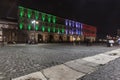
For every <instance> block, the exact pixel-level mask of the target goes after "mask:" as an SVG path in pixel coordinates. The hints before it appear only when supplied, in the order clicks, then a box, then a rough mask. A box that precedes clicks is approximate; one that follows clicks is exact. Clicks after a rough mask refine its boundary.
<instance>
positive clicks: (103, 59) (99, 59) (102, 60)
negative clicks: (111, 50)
mask: <svg viewBox="0 0 120 80" xmlns="http://www.w3.org/2000/svg"><path fill="white" fill-rule="evenodd" d="M118 57H119V56H109V55H106V54H99V55H95V56H91V57H86V58H83V60H86V61H89V62H92V63H97V64H106V63H108V62H109V61H111V60H114V59H116V58H118Z"/></svg>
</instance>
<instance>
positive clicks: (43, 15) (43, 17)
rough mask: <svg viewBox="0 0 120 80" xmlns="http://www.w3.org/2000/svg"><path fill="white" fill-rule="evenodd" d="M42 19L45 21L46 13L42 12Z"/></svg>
mask: <svg viewBox="0 0 120 80" xmlns="http://www.w3.org/2000/svg"><path fill="white" fill-rule="evenodd" d="M42 21H43V22H44V21H45V13H42Z"/></svg>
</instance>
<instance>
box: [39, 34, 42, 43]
mask: <svg viewBox="0 0 120 80" xmlns="http://www.w3.org/2000/svg"><path fill="white" fill-rule="evenodd" d="M41 42H43V35H41V34H38V43H41Z"/></svg>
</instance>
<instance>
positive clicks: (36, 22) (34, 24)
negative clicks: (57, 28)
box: [31, 20, 39, 43]
mask: <svg viewBox="0 0 120 80" xmlns="http://www.w3.org/2000/svg"><path fill="white" fill-rule="evenodd" d="M31 23H32V24H33V26H34V43H35V42H36V40H35V26H36V24H38V23H39V22H38V21H36V20H32V21H31Z"/></svg>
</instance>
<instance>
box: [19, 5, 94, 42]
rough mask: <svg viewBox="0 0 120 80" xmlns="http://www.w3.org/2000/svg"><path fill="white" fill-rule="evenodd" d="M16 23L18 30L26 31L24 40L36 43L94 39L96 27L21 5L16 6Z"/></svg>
mask: <svg viewBox="0 0 120 80" xmlns="http://www.w3.org/2000/svg"><path fill="white" fill-rule="evenodd" d="M18 24H19V30H21V31H24V32H25V33H26V35H27V37H26V38H27V39H26V40H27V41H29V40H30V41H34V42H37V43H39V42H73V41H84V38H90V39H92V40H93V41H95V39H96V27H93V26H90V25H86V24H83V23H80V22H77V21H73V20H69V19H63V18H60V17H57V16H54V15H51V14H47V13H43V12H40V11H37V10H33V9H29V8H25V7H22V6H19V8H18ZM26 40H25V41H26ZM25 41H23V42H25Z"/></svg>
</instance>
